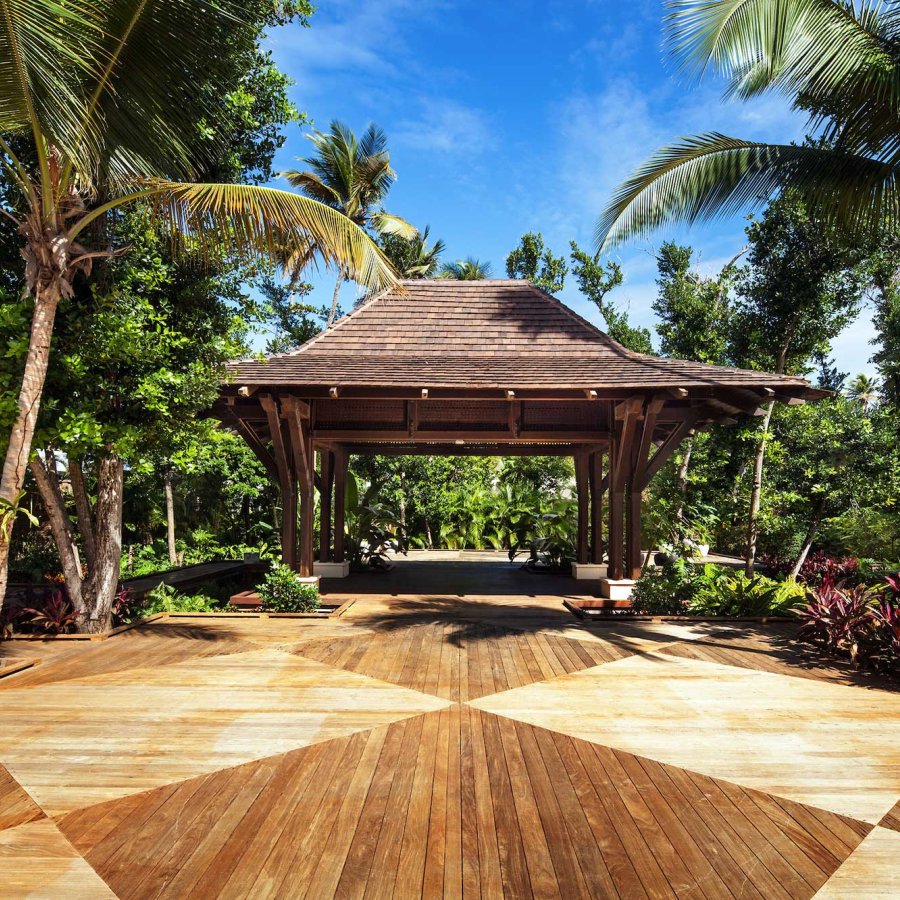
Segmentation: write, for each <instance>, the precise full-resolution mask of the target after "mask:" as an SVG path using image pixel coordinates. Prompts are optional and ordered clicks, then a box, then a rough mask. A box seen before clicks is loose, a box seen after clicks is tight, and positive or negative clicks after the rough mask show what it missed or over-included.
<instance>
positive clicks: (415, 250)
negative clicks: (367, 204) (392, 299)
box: [379, 225, 445, 278]
mask: <svg viewBox="0 0 900 900" xmlns="http://www.w3.org/2000/svg"><path fill="white" fill-rule="evenodd" d="M430 233H431V226H429V225H426V226H425V230H424V231H422V232H421V233H417V234H416V235H415V237H413V238H411V239H408V238H403V237H400V236H399V235H396V234H385V235H383V236H382V237H381V239H380V241H379V244H380V246H381V250H382V252H383V253H384V255H385V256H386V257H387V258H388V259H389V260H390V262H391V264H392V265H393V267H394V268H395V269H396V270H397V273H398V274H399V275H402V276H403V277H404V278H433V277H434V275H435V273H436V272H437V271H438V267H439V266H440V264H441V254H442V253H443V252H444V250H445V244H444V242H443V241H442V240H441V239H440V238H438V239H437V240H436V241H435V242H434V243H433V244H432V245H431V246H429V245H428V238H429V235H430Z"/></svg>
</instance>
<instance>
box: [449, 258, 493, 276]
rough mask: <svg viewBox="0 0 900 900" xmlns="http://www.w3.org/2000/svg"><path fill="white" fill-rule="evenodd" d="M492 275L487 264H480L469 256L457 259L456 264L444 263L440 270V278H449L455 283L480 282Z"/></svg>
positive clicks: (479, 261)
mask: <svg viewBox="0 0 900 900" xmlns="http://www.w3.org/2000/svg"><path fill="white" fill-rule="evenodd" d="M492 274H493V270H492V269H491V264H490V263H489V262H481V260H480V259H473V258H472V257H471V256H468V257H466V258H465V259H458V260H456V262H449V263H444V267H443V268H442V269H441V278H451V279H455V280H456V281H482V280H484V279H485V278H490V277H491V275H492Z"/></svg>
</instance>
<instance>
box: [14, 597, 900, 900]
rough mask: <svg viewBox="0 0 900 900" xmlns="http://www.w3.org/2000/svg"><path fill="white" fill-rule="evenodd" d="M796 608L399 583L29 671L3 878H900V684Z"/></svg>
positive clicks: (530, 891)
mask: <svg viewBox="0 0 900 900" xmlns="http://www.w3.org/2000/svg"><path fill="white" fill-rule="evenodd" d="M858 679H859V676H857V675H855V674H854V673H852V672H849V671H847V670H844V669H842V668H841V667H839V666H826V667H822V668H821V669H819V668H816V667H812V666H809V665H808V663H806V662H805V658H803V657H800V656H798V655H797V654H796V651H795V650H794V649H793V648H792V647H791V645H790V643H789V641H788V636H787V635H786V634H785V633H784V631H783V629H782V630H781V631H779V630H778V629H763V628H750V627H747V626H721V625H714V624H713V625H704V626H700V625H694V626H687V625H680V624H672V623H665V624H661V623H610V624H609V625H600V624H594V623H590V624H579V623H577V622H575V621H574V620H573V619H572V617H571V616H570V615H569V614H568V613H566V612H564V611H563V610H562V608H561V606H560V601H559V598H558V597H540V596H537V597H524V596H520V597H516V596H502V597H494V598H490V597H481V598H478V597H472V598H469V599H459V598H458V597H446V598H438V597H433V598H430V599H425V600H422V599H419V600H416V599H412V598H397V597H376V596H371V597H368V598H365V599H361V600H359V601H358V602H357V603H356V604H354V606H353V607H351V609H350V610H349V611H348V613H347V614H346V615H345V616H343V617H341V618H340V619H337V620H334V619H331V620H326V621H315V620H263V619H246V620H242V619H235V618H230V619H210V620H208V621H200V622H197V621H193V620H192V621H190V622H189V623H184V622H177V621H174V620H169V621H162V622H159V623H154V624H151V625H148V626H144V627H143V628H140V629H136V630H134V631H132V632H126V633H125V634H123V635H121V636H117V637H116V638H113V639H111V640H109V641H106V642H103V643H99V644H91V645H84V646H82V645H78V646H77V647H74V648H71V649H68V648H67V649H66V650H65V651H64V652H60V653H57V654H56V655H54V656H52V657H48V658H47V659H45V660H44V661H43V662H42V663H41V664H40V665H38V666H36V667H35V668H34V669H31V670H28V671H25V672H21V673H18V674H14V675H11V676H9V677H8V678H5V679H2V680H0V702H2V709H3V717H4V728H3V729H2V731H0V764H2V766H0V885H2V888H0V896H2V897H3V898H7V897H25V896H34V895H37V896H50V897H65V898H69V897H85V898H96V897H106V896H119V897H122V898H145V897H173V898H174V897H179V898H180V897H186V896H193V897H201V898H202V897H220V896H221V897H252V898H259V897H279V898H281V897H290V898H301V897H308V898H316V900H318V898H328V897H360V898H362V897H385V898H388V897H398V898H406V897H418V896H426V897H441V896H447V897H459V896H464V897H484V898H493V897H502V896H508V897H515V898H520V897H565V898H570V897H604V898H605V897H610V898H612V897H628V898H631V897H635V898H638V897H696V898H702V900H716V898H719V897H723V898H727V897H755V898H771V897H777V898H810V897H813V896H815V895H817V892H821V893H820V894H819V895H820V896H822V897H826V896H827V897H842V898H847V897H860V898H863V897H864V898H872V897H896V896H900V864H898V860H900V812H898V810H900V742H898V741H897V739H896V735H897V733H898V731H900V693H898V692H897V691H893V690H890V689H888V687H889V686H888V685H884V684H881V683H878V682H871V683H868V684H865V685H863V684H858V683H854V680H858Z"/></svg>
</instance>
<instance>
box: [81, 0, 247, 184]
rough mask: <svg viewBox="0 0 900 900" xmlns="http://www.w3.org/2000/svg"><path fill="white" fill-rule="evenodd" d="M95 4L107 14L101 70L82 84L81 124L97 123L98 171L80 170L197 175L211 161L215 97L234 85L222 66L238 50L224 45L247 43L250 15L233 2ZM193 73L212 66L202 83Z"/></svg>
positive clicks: (104, 0) (217, 110)
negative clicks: (224, 48) (84, 94)
mask: <svg viewBox="0 0 900 900" xmlns="http://www.w3.org/2000/svg"><path fill="white" fill-rule="evenodd" d="M95 2H96V3H97V4H98V6H99V8H101V9H102V10H103V11H104V13H105V16H106V21H105V23H104V38H103V44H102V47H101V48H100V54H99V59H100V61H101V63H102V67H101V68H100V70H99V71H98V72H97V73H96V76H95V77H93V78H91V79H89V80H88V82H87V84H86V86H85V87H86V90H87V92H88V95H89V100H88V101H87V102H86V104H85V105H84V107H83V122H84V123H85V127H87V128H97V129H100V130H102V132H103V135H104V148H103V153H102V155H101V157H100V159H99V160H98V161H97V165H98V168H99V169H100V170H101V171H99V173H96V172H84V173H79V174H81V175H82V178H84V179H87V178H91V179H93V178H96V177H99V178H100V179H101V180H102V181H106V182H111V183H113V184H127V183H128V182H130V181H132V180H133V179H135V178H141V177H147V176H158V177H163V178H173V179H174V178H183V179H189V178H194V177H196V175H197V173H198V172H202V171H203V169H204V167H205V166H206V165H212V164H214V162H215V160H216V159H217V158H218V155H219V153H220V151H221V148H222V146H223V143H224V141H225V140H226V137H227V136H226V135H224V134H222V133H220V131H219V129H217V127H216V125H217V123H218V120H219V119H218V117H219V116H220V115H221V98H222V95H223V94H227V93H228V92H229V91H231V90H233V89H234V88H235V87H237V82H236V81H235V78H236V73H235V72H234V71H231V70H228V69H226V68H225V67H226V66H227V62H226V59H227V58H233V56H234V55H236V54H235V53H232V52H231V51H230V54H229V56H228V57H225V56H223V55H222V54H221V52H220V51H221V47H222V46H225V45H227V46H229V48H236V50H238V51H239V50H240V49H242V48H243V49H246V50H247V51H249V50H251V49H252V47H253V46H254V42H255V40H256V31H255V21H254V19H255V17H253V16H251V14H250V12H249V10H248V7H247V6H246V4H242V3H240V2H238V0H215V2H213V0H191V2H190V3H186V2H184V0H151V2H148V0H95ZM220 60H221V61H222V62H221V64H220ZM197 72H209V73H210V77H209V79H208V80H209V82H210V84H209V86H208V87H206V88H205V87H203V86H199V85H198V84H197V83H196V73H197ZM201 126H204V127H203V132H202V135H201Z"/></svg>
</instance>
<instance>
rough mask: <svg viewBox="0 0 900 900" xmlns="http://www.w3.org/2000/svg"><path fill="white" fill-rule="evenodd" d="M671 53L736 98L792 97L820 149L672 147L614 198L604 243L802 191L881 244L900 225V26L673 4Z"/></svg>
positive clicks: (730, 144) (803, 8)
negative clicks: (891, 226)
mask: <svg viewBox="0 0 900 900" xmlns="http://www.w3.org/2000/svg"><path fill="white" fill-rule="evenodd" d="M667 6H668V10H669V13H668V16H667V18H666V46H667V47H668V50H669V53H670V55H671V56H672V57H673V59H674V60H675V62H676V64H677V65H678V66H680V68H681V69H682V71H684V72H686V73H687V74H688V75H690V76H697V77H699V76H700V75H702V74H704V73H706V72H708V71H712V72H714V73H715V74H717V75H719V76H721V77H723V78H724V79H725V81H726V83H727V87H726V95H727V96H728V97H737V98H739V99H741V100H747V99H750V98H752V97H757V96H760V95H762V94H764V93H767V92H777V93H780V94H783V95H784V96H785V97H786V98H787V99H788V101H789V102H790V104H791V106H792V107H793V108H794V109H796V110H799V111H802V112H804V113H806V114H807V116H808V131H809V133H810V134H815V135H818V136H819V138H820V139H819V140H816V141H807V142H805V143H803V144H800V145H798V144H791V143H782V144H765V143H758V142H755V141H747V140H743V139H741V138H736V137H728V136H726V135H723V134H717V133H707V134H700V135H696V136H693V137H689V138H684V139H682V140H680V141H678V142H676V143H673V144H671V145H669V146H668V147H664V148H663V149H661V150H659V151H658V152H657V153H656V154H655V155H654V156H652V157H651V158H650V159H649V160H648V161H647V162H646V163H645V164H644V165H642V166H641V167H640V168H639V169H638V170H637V171H636V172H635V174H634V175H633V176H632V177H631V178H630V179H629V180H628V181H626V182H625V183H624V184H623V185H622V186H621V187H620V188H619V189H618V190H617V191H616V193H615V194H614V196H613V197H612V199H611V200H610V202H609V204H608V206H607V207H606V209H605V210H604V212H603V214H602V215H601V217H600V221H599V223H598V226H597V240H598V243H599V244H600V245H601V246H602V245H603V244H605V243H609V242H614V241H617V240H621V239H625V238H629V237H633V236H635V235H640V234H645V233H646V232H648V231H649V230H651V229H653V228H655V227H657V226H659V225H660V224H662V223H664V222H670V221H674V220H676V219H683V220H687V221H696V220H699V219H708V218H711V217H713V216H716V215H721V214H729V213H733V212H735V211H737V210H740V209H742V208H744V207H746V206H748V205H753V204H756V205H761V204H762V203H764V202H765V201H766V200H769V199H771V198H773V197H774V196H776V195H777V194H778V193H779V192H780V191H781V190H782V189H790V190H791V191H793V192H794V193H795V194H796V195H797V196H798V197H800V198H801V199H802V200H803V202H804V203H805V204H806V207H807V208H808V209H809V210H810V212H811V213H812V214H813V215H815V216H816V217H817V218H818V219H820V220H821V221H824V222H827V223H829V224H831V225H836V226H838V227H840V229H841V230H842V231H843V232H844V234H846V235H848V236H855V237H857V238H860V237H870V236H871V235H873V234H875V233H877V231H878V230H879V229H880V228H882V227H883V226H884V225H885V223H892V222H893V223H896V222H897V220H898V216H900V190H898V187H897V183H898V166H900V157H898V155H897V152H896V147H897V141H898V138H900V54H898V52H897V48H898V46H900V17H898V16H897V13H896V9H895V8H894V5H893V4H890V3H887V4H886V3H881V2H873V0H861V2H855V3H849V2H844V0H730V2H722V3H718V2H709V0H669V2H668V4H667Z"/></svg>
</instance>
